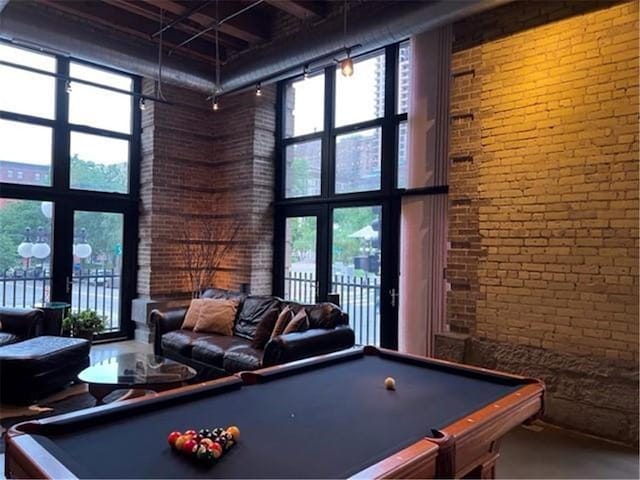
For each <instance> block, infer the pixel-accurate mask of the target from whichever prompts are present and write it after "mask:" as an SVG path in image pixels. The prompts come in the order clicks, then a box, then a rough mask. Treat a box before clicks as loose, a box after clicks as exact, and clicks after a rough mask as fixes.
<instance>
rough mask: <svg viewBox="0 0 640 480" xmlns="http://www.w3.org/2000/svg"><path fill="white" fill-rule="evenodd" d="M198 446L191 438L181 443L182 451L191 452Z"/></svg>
mask: <svg viewBox="0 0 640 480" xmlns="http://www.w3.org/2000/svg"><path fill="white" fill-rule="evenodd" d="M197 446H198V442H196V441H195V440H194V439H193V438H189V439H188V440H187V441H186V442H184V443H183V444H182V448H181V450H182V451H183V452H184V453H193V451H194V449H195V448H196V447H197Z"/></svg>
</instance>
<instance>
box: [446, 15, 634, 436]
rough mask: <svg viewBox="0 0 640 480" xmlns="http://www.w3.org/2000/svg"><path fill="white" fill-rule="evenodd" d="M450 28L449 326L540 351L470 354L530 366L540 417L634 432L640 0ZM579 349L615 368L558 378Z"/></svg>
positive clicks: (522, 368) (504, 345)
mask: <svg viewBox="0 0 640 480" xmlns="http://www.w3.org/2000/svg"><path fill="white" fill-rule="evenodd" d="M454 32H455V44H454V54H453V61H452V64H453V67H452V68H453V89H452V100H451V111H452V115H453V118H452V130H451V132H452V133H451V155H452V167H451V171H450V198H451V207H450V218H451V223H450V229H449V238H450V241H451V250H450V252H449V257H448V278H449V281H450V282H451V285H452V289H451V292H450V293H449V295H448V322H449V325H450V327H451V330H452V331H455V332H461V333H470V334H472V335H473V336H474V337H475V338H478V339H480V340H481V341H482V342H489V344H492V342H493V344H494V345H495V346H496V347H495V349H494V351H497V350H498V349H503V350H504V349H507V350H509V349H511V350H512V351H513V352H517V351H518V349H519V348H522V347H527V348H528V347H532V348H533V349H534V350H535V349H542V350H547V351H549V352H550V354H549V355H531V358H536V359H537V361H541V362H543V365H535V366H534V365H531V366H530V368H527V366H526V365H525V364H523V363H522V362H520V363H516V362H512V361H509V360H508V359H509V358H510V356H509V355H506V354H505V355H502V357H501V359H500V361H497V360H496V357H495V355H497V353H494V358H493V360H494V361H492V360H491V359H490V352H491V351H492V349H491V348H485V349H483V355H476V356H475V358H472V359H471V360H470V361H473V362H475V363H493V364H494V366H495V365H499V366H500V368H504V369H510V370H512V371H518V372H520V373H525V374H527V373H529V374H532V372H535V373H536V374H538V375H540V376H542V377H543V378H544V379H545V380H546V381H547V383H548V386H549V397H550V399H551V401H550V402H549V404H548V405H549V407H550V410H551V411H549V409H548V412H547V413H548V414H549V415H550V416H551V417H552V419H555V420H557V421H559V422H560V423H565V424H570V425H573V426H577V427H579V428H583V429H587V430H589V426H588V425H586V423H588V419H585V420H584V423H585V424H581V425H578V424H577V422H578V420H577V419H576V416H577V415H570V413H571V412H570V409H571V408H573V409H575V410H576V411H578V410H579V411H580V412H581V413H584V414H586V415H590V416H592V417H597V418H604V417H606V416H607V415H609V417H608V418H609V420H611V421H614V422H618V425H617V426H616V427H615V428H613V427H612V428H611V429H610V430H609V431H605V432H602V431H600V432H594V433H600V434H604V435H608V436H612V437H617V438H622V439H624V440H627V441H636V442H637V437H638V426H637V423H638V419H637V409H638V403H637V393H638V391H637V388H638V384H637V362H638V246H639V245H638V166H639V165H638V73H639V72H638V3H637V2H632V3H615V4H614V3H611V2H609V3H602V2H601V3H596V2H567V3H563V2H517V3H515V4H510V5H507V6H504V7H501V8H499V9H496V10H493V11H490V12H487V13H485V14H482V15H479V16H476V17H474V18H470V19H468V20H466V21H463V22H460V23H458V24H456V25H455V28H454ZM521 351H524V350H521ZM551 353H552V354H553V355H551ZM472 356H473V355H472ZM585 356H589V357H590V358H591V359H592V360H594V361H596V362H598V361H600V362H601V363H602V365H608V366H609V367H611V366H612V368H611V369H610V370H608V371H611V372H618V374H619V375H620V378H616V379H614V378H612V377H611V376H607V375H604V376H602V377H601V379H602V381H603V382H604V383H603V384H601V385H599V386H597V387H595V386H594V385H586V384H582V388H584V389H585V390H584V391H580V389H579V388H576V386H575V385H573V387H566V384H565V385H564V387H563V382H562V375H564V374H566V375H567V376H569V377H570V376H571V375H574V374H575V373H576V372H574V371H572V369H571V368H570V365H571V364H572V362H573V365H574V366H575V365H576V363H575V359H576V358H578V359H579V358H582V357H585ZM468 358H469V357H468ZM514 358H517V355H515V356H514ZM558 358H564V359H565V360H564V361H565V365H564V366H563V365H562V362H560V363H558ZM598 359H599V360H598ZM545 361H549V362H550V363H552V362H553V363H554V365H553V367H551V366H549V368H547V369H545V365H544V362H545ZM578 364H580V361H578ZM582 364H584V362H582ZM563 368H564V369H563ZM578 370H579V369H578ZM563 372H564V373H563ZM582 374H583V375H587V376H588V375H596V372H593V371H589V369H588V368H587V367H585V369H584V370H583V371H582ZM621 379H622V380H621ZM618 381H620V384H621V385H624V386H625V387H624V388H622V387H620V385H618V383H616V382H618ZM614 384H615V388H613V386H614ZM565 387H566V388H565ZM594 387H595V388H600V389H605V390H606V389H607V388H610V390H611V395H609V396H607V395H599V396H598V395H596V394H595V392H594V390H593V388H594ZM613 392H615V393H613ZM592 394H593V395H592ZM590 395H592V398H590ZM612 396H616V397H617V401H615V400H614V399H612V398H611V397H612ZM621 397H622V398H623V399H624V401H623V402H622V403H623V404H624V405H621V402H620V398H621ZM634 397H635V398H634ZM593 398H596V399H595V400H593ZM606 398H609V400H611V404H610V405H607V401H606ZM563 402H564V403H563ZM576 402H577V403H576ZM607 411H608V413H607ZM578 423H579V422H578ZM597 423H598V425H600V423H605V422H597ZM621 424H622V425H623V426H624V428H626V430H627V431H626V433H623V432H621V431H620V425H621ZM592 430H593V429H592Z"/></svg>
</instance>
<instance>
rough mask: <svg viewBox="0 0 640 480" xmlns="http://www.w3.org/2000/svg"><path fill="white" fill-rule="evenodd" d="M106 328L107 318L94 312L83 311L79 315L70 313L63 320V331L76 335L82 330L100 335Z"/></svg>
mask: <svg viewBox="0 0 640 480" xmlns="http://www.w3.org/2000/svg"><path fill="white" fill-rule="evenodd" d="M105 326H106V322H105V318H104V316H102V315H98V314H97V313H96V312H95V311H93V310H83V311H81V312H78V313H69V315H67V316H66V317H65V318H64V319H63V320H62V329H63V330H68V331H70V332H71V334H72V335H75V334H76V333H77V332H79V331H81V330H85V331H91V332H93V333H100V332H101V331H102V330H104V328H105Z"/></svg>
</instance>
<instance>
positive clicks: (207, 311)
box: [193, 298, 239, 335]
mask: <svg viewBox="0 0 640 480" xmlns="http://www.w3.org/2000/svg"><path fill="white" fill-rule="evenodd" d="M200 300H201V301H202V306H201V310H200V315H199V317H198V322H197V323H196V326H195V328H194V329H193V331H194V332H208V333H219V334H221V335H233V322H234V320H235V318H236V311H237V310H238V304H239V301H238V300H237V299H233V298H229V299H222V298H201V299H200Z"/></svg>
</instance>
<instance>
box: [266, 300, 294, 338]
mask: <svg viewBox="0 0 640 480" xmlns="http://www.w3.org/2000/svg"><path fill="white" fill-rule="evenodd" d="M292 319H293V310H292V309H291V305H285V306H284V308H283V309H282V311H281V312H280V315H278V319H277V320H276V324H275V326H274V327H273V330H272V331H271V337H270V338H275V337H277V336H278V335H282V332H284V329H285V328H287V325H289V322H290V321H291V320H292Z"/></svg>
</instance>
